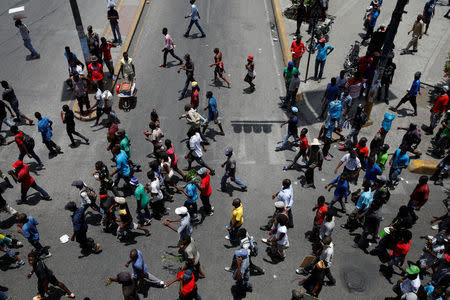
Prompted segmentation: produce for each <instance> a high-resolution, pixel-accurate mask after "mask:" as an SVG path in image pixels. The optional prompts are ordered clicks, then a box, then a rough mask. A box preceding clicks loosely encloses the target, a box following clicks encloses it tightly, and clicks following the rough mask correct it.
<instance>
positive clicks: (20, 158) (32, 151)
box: [18, 149, 43, 166]
mask: <svg viewBox="0 0 450 300" xmlns="http://www.w3.org/2000/svg"><path fill="white" fill-rule="evenodd" d="M28 153H30V154H31V156H32V157H33V158H34V159H35V160H36V161H37V163H38V165H39V166H42V165H43V164H42V161H41V159H40V158H39V156H37V154H36V152H34V150H33V149H31V150H29V149H28ZM25 155H27V153H26V152H25V151H23V152H20V153H19V158H18V159H19V160H20V161H23V158H24V157H25Z"/></svg>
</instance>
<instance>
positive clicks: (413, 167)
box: [408, 159, 439, 175]
mask: <svg viewBox="0 0 450 300" xmlns="http://www.w3.org/2000/svg"><path fill="white" fill-rule="evenodd" d="M438 164H439V161H432V160H425V159H416V160H413V161H411V162H410V163H409V165H408V170H409V171H410V172H411V173H417V174H427V175H433V174H434V172H435V171H436V166H437V165H438Z"/></svg>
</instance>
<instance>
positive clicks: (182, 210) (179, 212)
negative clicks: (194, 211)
mask: <svg viewBox="0 0 450 300" xmlns="http://www.w3.org/2000/svg"><path fill="white" fill-rule="evenodd" d="M187 212H188V209H187V208H186V207H185V206H181V207H177V208H175V213H176V214H177V215H185V214H187Z"/></svg>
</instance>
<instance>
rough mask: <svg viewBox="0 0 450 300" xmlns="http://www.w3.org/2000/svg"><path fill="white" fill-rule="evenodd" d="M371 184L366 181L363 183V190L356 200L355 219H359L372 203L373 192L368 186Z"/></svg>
mask: <svg viewBox="0 0 450 300" xmlns="http://www.w3.org/2000/svg"><path fill="white" fill-rule="evenodd" d="M370 187H371V184H370V182H368V181H366V182H364V183H363V188H364V191H363V192H362V193H361V195H360V196H359V198H358V201H357V202H356V209H355V212H356V219H360V218H361V217H362V216H363V215H364V214H365V213H366V212H367V210H368V209H369V207H370V204H372V201H373V194H372V189H371V188H370Z"/></svg>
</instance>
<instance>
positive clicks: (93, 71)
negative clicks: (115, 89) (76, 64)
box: [88, 55, 105, 91]
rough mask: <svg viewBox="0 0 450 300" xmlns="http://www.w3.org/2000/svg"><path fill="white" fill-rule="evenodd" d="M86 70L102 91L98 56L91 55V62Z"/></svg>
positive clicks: (100, 67)
mask: <svg viewBox="0 0 450 300" xmlns="http://www.w3.org/2000/svg"><path fill="white" fill-rule="evenodd" d="M88 72H89V77H90V78H91V79H92V81H93V82H94V83H96V84H97V86H98V88H99V89H100V90H102V91H104V90H105V88H104V85H103V67H102V64H101V63H99V62H98V58H97V56H95V55H92V56H91V63H90V64H89V65H88Z"/></svg>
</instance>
